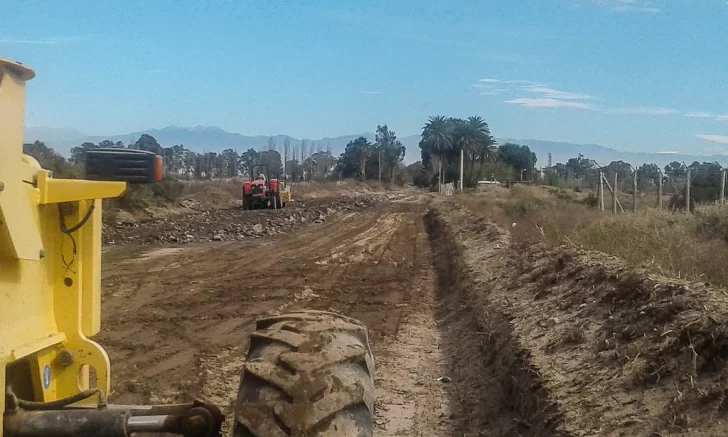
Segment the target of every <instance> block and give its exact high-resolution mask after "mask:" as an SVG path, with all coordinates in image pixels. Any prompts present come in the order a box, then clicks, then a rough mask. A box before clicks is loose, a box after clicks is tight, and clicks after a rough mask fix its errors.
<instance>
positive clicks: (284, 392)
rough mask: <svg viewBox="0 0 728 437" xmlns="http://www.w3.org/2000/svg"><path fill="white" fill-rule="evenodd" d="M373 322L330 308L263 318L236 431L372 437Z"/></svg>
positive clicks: (239, 436) (238, 434)
mask: <svg viewBox="0 0 728 437" xmlns="http://www.w3.org/2000/svg"><path fill="white" fill-rule="evenodd" d="M373 414H374V359H373V358H372V353H371V349H370V347H369V339H368V333H367V329H366V327H365V326H364V325H363V324H362V323H361V322H359V321H357V320H354V319H351V318H348V317H344V316H340V315H338V314H334V313H329V312H324V311H300V312H293V313H290V314H284V315H280V316H274V317H269V318H266V319H262V320H259V321H258V323H257V326H256V331H255V332H254V333H253V334H252V335H251V338H250V347H249V349H248V356H247V358H246V362H245V367H244V370H243V375H242V377H241V380H240V387H239V390H238V400H237V403H236V405H235V421H234V425H233V436H235V437H371V436H372V433H373Z"/></svg>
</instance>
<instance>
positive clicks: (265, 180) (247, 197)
mask: <svg viewBox="0 0 728 437" xmlns="http://www.w3.org/2000/svg"><path fill="white" fill-rule="evenodd" d="M256 169H260V170H258V172H257V173H258V176H254V175H255V174H256ZM290 200H291V191H290V188H288V187H287V186H286V183H285V182H284V181H279V179H277V178H274V179H271V178H270V174H269V172H268V166H267V165H265V164H261V165H254V166H253V168H252V169H251V171H250V181H249V182H245V185H243V209H246V210H250V209H256V208H261V207H262V208H273V209H278V208H285V207H286V204H287V203H288V202H290Z"/></svg>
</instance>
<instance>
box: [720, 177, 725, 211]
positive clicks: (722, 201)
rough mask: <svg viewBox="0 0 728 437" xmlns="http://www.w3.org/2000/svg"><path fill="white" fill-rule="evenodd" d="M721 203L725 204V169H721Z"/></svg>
mask: <svg viewBox="0 0 728 437" xmlns="http://www.w3.org/2000/svg"><path fill="white" fill-rule="evenodd" d="M720 204H721V205H725V169H724V168H723V169H721V171H720Z"/></svg>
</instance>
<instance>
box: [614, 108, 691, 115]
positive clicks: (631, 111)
mask: <svg viewBox="0 0 728 437" xmlns="http://www.w3.org/2000/svg"><path fill="white" fill-rule="evenodd" d="M607 112H613V113H616V114H623V115H677V114H680V111H678V110H677V109H671V108H656V107H645V108H622V109H614V110H610V111H607Z"/></svg>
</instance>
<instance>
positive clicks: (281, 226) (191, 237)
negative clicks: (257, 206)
mask: <svg viewBox="0 0 728 437" xmlns="http://www.w3.org/2000/svg"><path fill="white" fill-rule="evenodd" d="M401 196H402V195H401V194H380V195H370V196H363V197H357V198H338V199H321V200H315V201H310V202H292V203H291V204H290V205H289V206H288V207H287V208H285V209H282V210H277V211H274V210H256V211H244V210H243V209H242V207H232V208H224V209H214V208H212V209H202V210H198V209H193V208H192V207H191V206H192V205H189V204H185V205H184V206H185V207H187V208H189V212H188V213H186V214H181V215H176V216H173V217H164V218H157V219H153V220H149V221H143V222H132V221H120V222H114V223H105V226H104V230H103V242H104V244H125V243H146V244H155V243H156V244H159V243H174V244H179V243H193V242H206V241H235V240H243V239H246V238H260V237H264V236H275V235H284V234H286V232H288V231H290V230H291V229H295V228H297V227H300V226H301V225H306V224H310V223H323V222H325V221H326V219H327V217H329V216H331V215H333V214H337V213H340V212H343V211H350V210H356V209H361V208H365V207H368V206H370V205H371V204H373V203H377V202H381V201H385V200H392V199H396V198H399V197H401Z"/></svg>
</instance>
